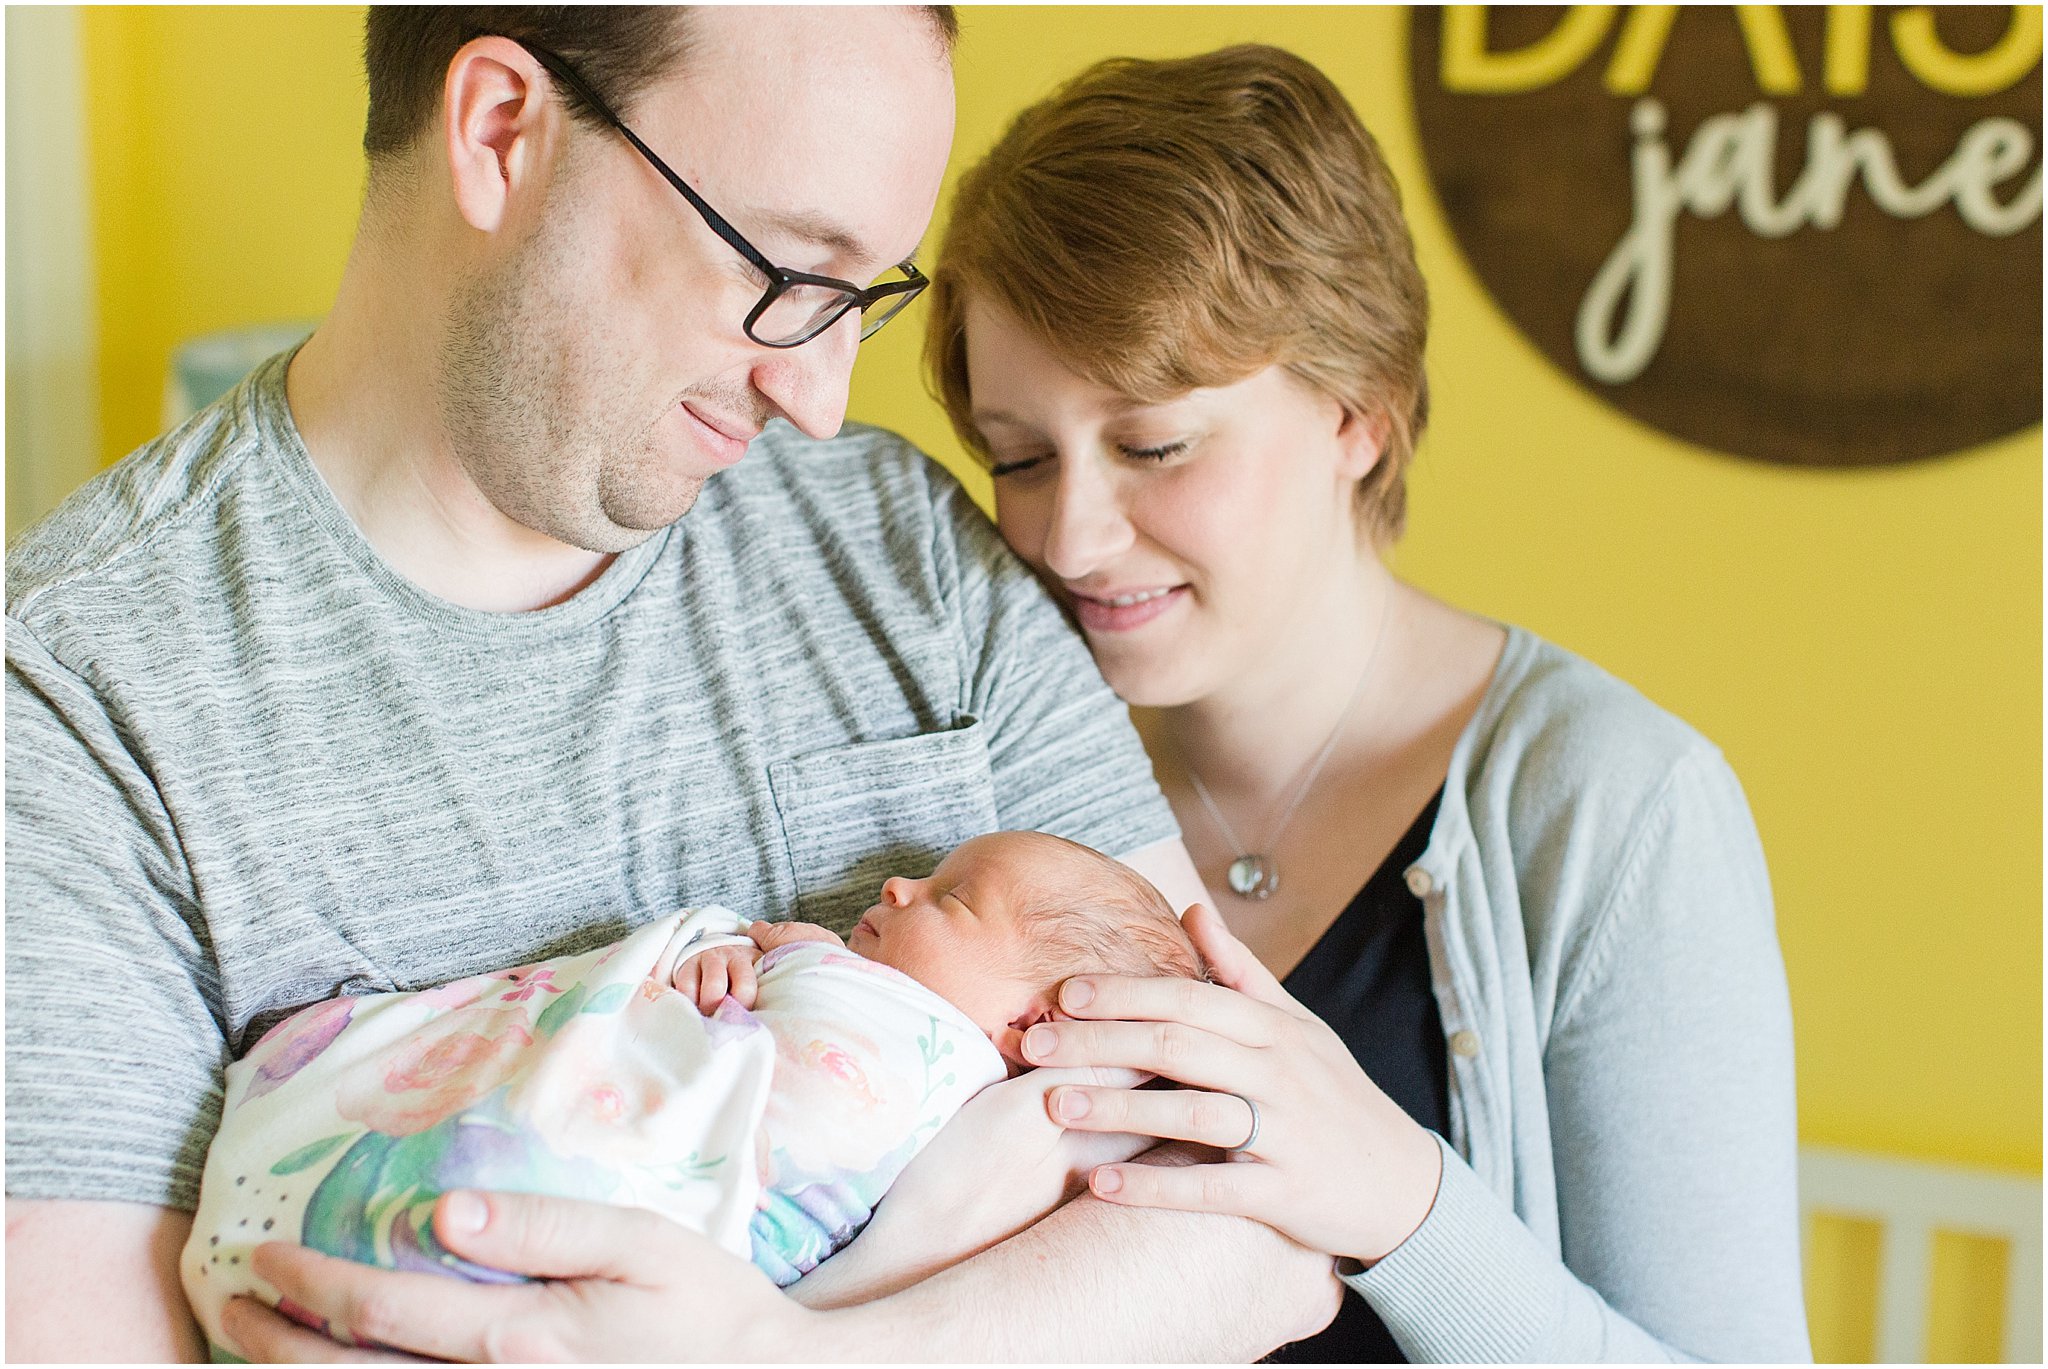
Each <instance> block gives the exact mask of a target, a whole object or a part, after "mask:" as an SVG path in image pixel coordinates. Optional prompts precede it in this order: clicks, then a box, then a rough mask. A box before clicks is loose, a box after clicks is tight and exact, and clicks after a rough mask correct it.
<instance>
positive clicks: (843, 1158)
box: [767, 1014, 919, 1175]
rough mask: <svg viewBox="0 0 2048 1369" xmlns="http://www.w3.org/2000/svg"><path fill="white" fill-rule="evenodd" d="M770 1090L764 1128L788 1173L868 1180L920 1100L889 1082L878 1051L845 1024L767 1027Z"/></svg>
mask: <svg viewBox="0 0 2048 1369" xmlns="http://www.w3.org/2000/svg"><path fill="white" fill-rule="evenodd" d="M770 1027H771V1029H772V1030H773V1031H774V1032H775V1037H776V1042H775V1044H776V1060H775V1088H774V1089H773V1091H772V1092H770V1094H769V1095H768V1112H767V1126H768V1131H769V1133H770V1135H772V1136H773V1137H774V1138H775V1144H776V1146H777V1148H778V1149H779V1150H780V1151H781V1152H782V1156H781V1159H780V1160H779V1161H778V1168H780V1169H782V1170H783V1171H784V1172H785V1173H801V1174H810V1175H823V1174H832V1173H866V1172H867V1171H868V1170H870V1169H873V1168H874V1167H875V1165H876V1164H878V1163H879V1162H880V1161H881V1159H882V1158H883V1157H884V1156H886V1155H888V1154H890V1153H891V1152H893V1151H894V1150H895V1149H896V1148H897V1147H898V1146H900V1145H902V1143H903V1138H904V1137H906V1136H908V1135H910V1134H911V1132H912V1130H913V1129H914V1128H915V1127H916V1126H917V1106H918V1097H919V1095H918V1094H917V1092H916V1091H915V1090H914V1089H910V1088H906V1087H903V1084H902V1081H901V1080H898V1079H893V1078H891V1070H892V1064H891V1061H890V1060H889V1057H888V1056H887V1055H886V1054H885V1053H884V1052H883V1051H882V1050H881V1048H880V1047H879V1046H878V1045H877V1044H876V1043H875V1042H874V1041H871V1040H869V1039H868V1038H866V1037H864V1036H862V1035H861V1034H860V1033H858V1032H855V1031H853V1030H851V1029H849V1028H848V1027H846V1026H845V1025H844V1024H842V1023H828V1022H824V1021H819V1020H816V1019H812V1020H805V1019H803V1018H799V1017H796V1016H795V1015H794V1014H791V1015H789V1016H787V1017H782V1016H780V1015H778V1016H777V1018H776V1019H774V1020H772V1021H771V1022H770Z"/></svg>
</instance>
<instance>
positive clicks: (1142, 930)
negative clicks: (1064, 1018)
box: [1016, 832, 1210, 982]
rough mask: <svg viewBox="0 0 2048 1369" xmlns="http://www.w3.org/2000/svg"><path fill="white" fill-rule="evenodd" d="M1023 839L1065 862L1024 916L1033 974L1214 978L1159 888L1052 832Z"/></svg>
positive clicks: (1041, 885)
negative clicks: (1057, 876)
mask: <svg viewBox="0 0 2048 1369" xmlns="http://www.w3.org/2000/svg"><path fill="white" fill-rule="evenodd" d="M1016 835H1018V836H1023V837H1028V838H1030V839H1031V840H1033V841H1034V842H1036V843H1040V844H1042V845H1043V846H1044V849H1045V850H1046V851H1047V852H1048V853H1057V854H1058V856H1059V857H1060V859H1059V860H1058V862H1057V865H1056V868H1057V869H1058V870H1059V874H1060V877H1059V878H1058V879H1057V880H1056V881H1053V880H1046V881H1040V882H1034V884H1033V887H1031V888H1030V889H1029V890H1028V891H1027V893H1026V897H1025V899H1024V901H1023V906H1022V909H1021V911H1020V913H1019V916H1018V921H1019V923H1020V925H1021V926H1022V928H1023V930H1024V933H1025V936H1024V944H1025V947H1026V949H1025V957H1026V966H1025V968H1026V970H1027V972H1028V973H1030V974H1032V975H1034V976H1042V977H1043V978H1045V979H1046V980H1047V981H1048V982H1057V981H1059V980H1063V979H1066V978H1068V977H1069V976H1071V975H1077V974H1126V975H1138V976H1160V975H1167V976H1175V977H1178V978H1181V979H1200V980H1208V979H1209V978H1210V976H1209V967H1208V965H1207V964H1205V963H1204V962H1203V960H1202V956H1201V953H1200V952H1198V951H1197V950H1195V944H1194V942H1192V941H1190V940H1189V939H1188V934H1187V932H1186V931H1184V930H1182V928H1181V925H1180V919H1179V918H1178V917H1176V916H1175V915H1174V911H1173V907H1172V905H1170V904H1169V903H1167V901H1166V899H1165V897H1164V896H1163V895H1162V894H1161V893H1160V892H1159V890H1157V889H1156V888H1154V887H1153V886H1152V881H1150V880H1148V879H1146V878H1145V877H1144V876H1143V875H1141V874H1139V873H1138V872H1137V871H1136V870H1133V869H1132V868H1131V867H1130V866H1128V865H1125V864H1124V863H1123V862H1122V861H1119V860H1114V859H1112V858H1111V857H1109V856H1105V855H1103V854H1102V853H1101V852H1100V851H1096V850H1093V849H1091V848H1089V847H1086V846H1083V845H1081V843H1079V842H1077V841H1068V840H1067V839H1066V838H1065V837H1056V836H1053V835H1051V834H1050V833H1047V832H1022V833H1017V834H1016Z"/></svg>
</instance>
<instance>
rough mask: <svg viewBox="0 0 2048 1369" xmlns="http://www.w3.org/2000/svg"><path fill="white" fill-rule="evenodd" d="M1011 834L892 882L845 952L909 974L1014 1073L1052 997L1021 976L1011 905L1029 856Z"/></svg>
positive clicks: (966, 846)
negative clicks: (921, 874)
mask: <svg viewBox="0 0 2048 1369" xmlns="http://www.w3.org/2000/svg"><path fill="white" fill-rule="evenodd" d="M1025 845H1026V843H1024V842H1022V841H1018V840H1016V839H1015V836H1014V834H1012V833H1007V832H997V833H993V834H991V835H989V836H984V837H975V838H974V839H973V840H971V841H967V842H963V843H962V844H961V845H960V846H958V847H956V848H955V849H954V851H953V853H952V854H951V855H949V856H947V857H946V858H945V859H944V860H942V861H940V862H939V868H938V869H936V870H934V871H932V873H931V875H930V877H929V878H926V879H904V878H902V877H900V876H899V877H897V878H895V879H892V880H889V881H888V882H887V883H885V884H884V885H882V898H881V901H880V902H879V903H877V904H875V905H874V907H872V908H870V909H868V910H867V913H866V915H865V916H863V917H862V918H861V920H860V923H859V925H857V926H856V927H855V928H854V929H853V931H852V933H851V934H850V935H849V936H848V937H847V938H846V944H847V947H848V949H850V950H852V951H854V952H856V953H858V954H859V955H862V956H865V957H866V958H867V959H869V960H874V961H879V962H880V963H882V964H884V965H887V966H889V967H890V968H891V969H894V970H899V971H901V972H902V973H904V974H907V975H909V976H910V977H911V978H912V979H915V980H916V981H917V982H918V983H920V984H923V985H924V986H925V987H926V988H928V989H931V990H933V991H934V992H935V993H937V994H938V995H939V996H940V997H942V998H944V999H945V1000H946V1001H947V1002H949V1003H951V1004H952V1005H953V1006H954V1007H956V1008H958V1009H960V1011H962V1012H964V1013H966V1014H967V1016H968V1017H969V1018H971V1019H973V1021H974V1024H975V1025H976V1026H978V1027H980V1028H981V1029H982V1031H983V1032H985V1033H986V1034H987V1035H988V1038H989V1040H990V1041H992V1042H994V1043H995V1046H996V1049H997V1050H999V1051H1001V1052H1002V1053H1003V1056H1004V1057H1005V1058H1006V1059H1008V1060H1009V1061H1010V1062H1011V1064H1012V1065H1021V1064H1022V1062H1023V1054H1022V1052H1021V1051H1020V1050H1019V1048H1018V1046H1019V1042H1020V1040H1021V1038H1022V1037H1023V1034H1024V1031H1025V1029H1026V1028H1028V1027H1030V1026H1031V1024H1032V1023H1033V1022H1039V1021H1043V1020H1045V1019H1046V1018H1049V1017H1051V1016H1053V1015H1054V1014H1053V1011H1052V988H1051V987H1050V986H1048V985H1044V984H1039V983H1034V982H1032V981H1031V980H1030V979H1029V978H1027V977H1026V975H1025V974H1024V971H1023V968H1022V967H1023V954H1022V951H1023V944H1024V943H1023V929H1022V928H1021V926H1020V925H1019V923H1018V921H1017V917H1016V912H1015V906H1014V900H1015V896H1016V895H1017V893H1018V891H1019V890H1020V889H1021V888H1023V887H1024V885H1023V882H1022V879H1021V875H1022V871H1023V868H1024V862H1028V861H1030V860H1031V859H1032V858H1033V857H1032V854H1031V853H1030V852H1028V851H1026V850H1025V849H1024V847H1025Z"/></svg>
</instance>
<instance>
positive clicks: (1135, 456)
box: [1116, 438, 1188, 461]
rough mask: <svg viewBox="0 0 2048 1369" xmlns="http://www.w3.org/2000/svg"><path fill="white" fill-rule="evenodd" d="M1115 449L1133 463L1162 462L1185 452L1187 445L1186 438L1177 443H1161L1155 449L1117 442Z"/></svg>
mask: <svg viewBox="0 0 2048 1369" xmlns="http://www.w3.org/2000/svg"><path fill="white" fill-rule="evenodd" d="M1116 449H1117V450H1118V451H1120V452H1122V453H1123V454H1124V455H1125V456H1128V457H1130V458H1131V459H1132V460H1133V461H1164V460H1166V458H1168V457H1169V456H1179V455H1180V454H1181V453H1182V452H1184V451H1186V450H1187V449H1188V443H1187V439H1186V438H1182V439H1181V440H1180V441H1178V442H1162V443H1160V444H1159V445H1158V446H1156V447H1134V446H1130V445H1128V444H1126V443H1122V442H1119V443H1117V447H1116Z"/></svg>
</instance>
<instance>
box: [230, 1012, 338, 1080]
mask: <svg viewBox="0 0 2048 1369" xmlns="http://www.w3.org/2000/svg"><path fill="white" fill-rule="evenodd" d="M355 1006H356V1001H355V999H353V998H330V999H328V1000H327V1001H326V1002H325V1003H315V1004H314V1005H313V1006H312V1007H310V1008H306V1009H304V1010H303V1011H301V1012H295V1013H293V1014H292V1015H291V1016H290V1017H287V1018H286V1019H285V1020H284V1021H282V1022H280V1023H278V1024H277V1025H276V1026H274V1027H272V1028H271V1029H270V1030H269V1031H267V1032H265V1033H263V1039H262V1040H261V1041H258V1042H257V1043H256V1048H255V1049H254V1050H252V1051H250V1052H249V1058H250V1059H251V1060H254V1061H255V1062H256V1077H255V1078H254V1079H253V1080H251V1081H250V1083H249V1091H248V1092H247V1093H245V1094H243V1095H242V1101H243V1102H244V1103H246V1102H248V1101H249V1100H250V1099H252V1098H261V1097H262V1096H263V1095H264V1094H266V1093H269V1092H270V1091H271V1090H272V1089H275V1088H276V1087H277V1086H278V1085H279V1084H282V1083H283V1082H284V1081H285V1080H287V1079H289V1078H291V1077H292V1076H293V1075H295V1074H297V1073H298V1072H299V1071H300V1070H302V1069H304V1068H305V1067H306V1066H308V1065H310V1064H312V1063H313V1059H314V1057H316V1056H318V1055H319V1054H320V1052H322V1051H324V1050H326V1049H327V1048H328V1047H329V1046H331V1045H333V1044H334V1038H335V1037H337V1036H340V1035H341V1029H342V1028H343V1027H346V1026H347V1025H348V1019H349V1014H350V1013H351V1012H353V1011H354V1010H355ZM259 1055H260V1056H261V1057H262V1059H260V1060H258V1059H257V1057H258V1056H259Z"/></svg>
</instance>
